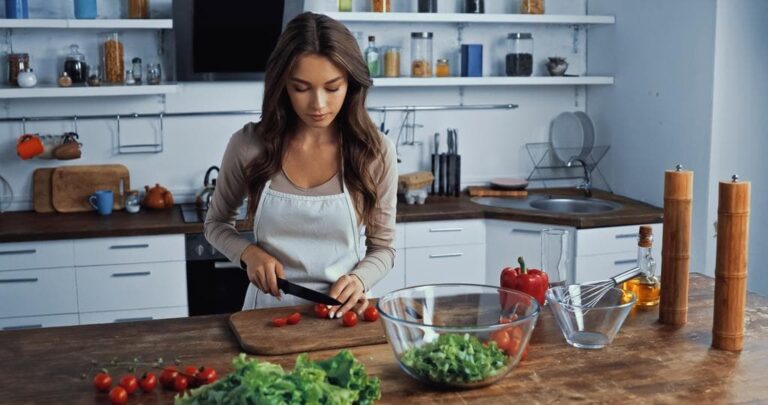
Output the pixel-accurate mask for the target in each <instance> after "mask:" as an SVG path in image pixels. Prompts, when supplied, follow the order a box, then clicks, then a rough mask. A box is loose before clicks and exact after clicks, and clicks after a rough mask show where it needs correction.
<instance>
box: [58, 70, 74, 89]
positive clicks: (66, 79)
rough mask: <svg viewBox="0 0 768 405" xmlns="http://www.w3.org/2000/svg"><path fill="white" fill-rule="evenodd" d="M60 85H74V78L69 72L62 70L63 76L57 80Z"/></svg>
mask: <svg viewBox="0 0 768 405" xmlns="http://www.w3.org/2000/svg"><path fill="white" fill-rule="evenodd" d="M56 83H57V84H58V85H59V87H69V86H71V85H72V78H71V77H69V74H67V72H61V76H59V78H58V79H57V80H56Z"/></svg>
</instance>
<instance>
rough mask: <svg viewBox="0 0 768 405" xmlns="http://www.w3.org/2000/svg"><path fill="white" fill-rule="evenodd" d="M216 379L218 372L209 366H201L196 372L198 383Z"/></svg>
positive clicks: (207, 382) (203, 383)
mask: <svg viewBox="0 0 768 405" xmlns="http://www.w3.org/2000/svg"><path fill="white" fill-rule="evenodd" d="M218 379H219V374H218V373H216V370H214V369H212V368H210V367H201V368H200V372H198V373H197V381H198V383H199V384H200V385H205V384H210V383H212V382H214V381H216V380H218Z"/></svg>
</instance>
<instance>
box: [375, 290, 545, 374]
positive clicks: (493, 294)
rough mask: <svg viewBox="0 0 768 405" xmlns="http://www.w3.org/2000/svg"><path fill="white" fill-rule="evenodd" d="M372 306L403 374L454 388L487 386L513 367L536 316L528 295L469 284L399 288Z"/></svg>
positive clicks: (536, 304)
mask: <svg viewBox="0 0 768 405" xmlns="http://www.w3.org/2000/svg"><path fill="white" fill-rule="evenodd" d="M376 306H377V308H378V310H379V313H380V314H381V319H382V320H383V322H384V327H385V330H386V334H387V340H388V341H389V344H390V346H391V347H392V351H393V352H394V354H395V358H396V359H397V361H398V363H399V364H400V367H401V368H402V369H403V371H405V372H406V373H407V374H408V375H410V376H411V377H413V378H415V379H417V380H419V381H423V382H426V383H429V384H432V385H436V386H442V387H454V388H456V387H458V388H474V387H482V386H486V385H490V384H493V383H494V382H496V381H498V380H500V379H501V378H503V377H504V376H505V375H506V374H507V373H509V372H510V371H511V370H512V369H513V368H515V366H516V365H517V363H518V362H519V361H520V358H521V356H522V355H523V353H524V351H525V350H526V347H527V345H528V340H529V339H530V336H531V332H532V331H533V328H534V326H535V325H536V320H537V319H538V316H539V312H540V307H539V304H538V303H537V302H536V299H535V298H533V297H531V296H530V295H528V294H525V293H522V292H519V291H513V290H508V289H503V288H499V287H493V286H485V285H475V284H435V285H424V286H418V287H409V288H404V289H401V290H396V291H393V292H390V293H388V294H386V295H384V296H383V297H381V298H380V299H379V301H378V304H377V305H376Z"/></svg>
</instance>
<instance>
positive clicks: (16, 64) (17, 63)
mask: <svg viewBox="0 0 768 405" xmlns="http://www.w3.org/2000/svg"><path fill="white" fill-rule="evenodd" d="M28 67H29V54H28V53H9V54H8V84H11V85H14V86H18V85H19V82H18V81H17V78H18V76H19V72H23V71H24V70H25V69H26V68H28Z"/></svg>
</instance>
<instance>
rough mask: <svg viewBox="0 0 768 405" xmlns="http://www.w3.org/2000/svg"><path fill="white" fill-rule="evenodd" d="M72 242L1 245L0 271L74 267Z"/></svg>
mask: <svg viewBox="0 0 768 405" xmlns="http://www.w3.org/2000/svg"><path fill="white" fill-rule="evenodd" d="M74 264H75V259H74V253H73V251H72V241H71V240H57V241H42V242H15V243H2V244H0V270H20V269H40V268H50V267H72V265H74Z"/></svg>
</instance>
